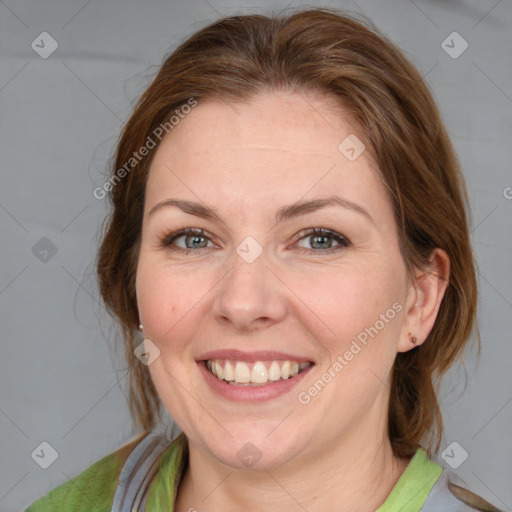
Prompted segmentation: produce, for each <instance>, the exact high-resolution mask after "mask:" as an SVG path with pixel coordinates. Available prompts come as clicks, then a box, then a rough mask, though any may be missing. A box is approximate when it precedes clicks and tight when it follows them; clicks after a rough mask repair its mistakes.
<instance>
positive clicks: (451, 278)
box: [27, 9, 497, 512]
mask: <svg viewBox="0 0 512 512" xmlns="http://www.w3.org/2000/svg"><path fill="white" fill-rule="evenodd" d="M107 193H108V195H109V198H110V199H111V202H112V211H111V216H110V218H109V219H108V223H107V225H106V227H105V232H104V238H103V241H102V245H101V247H100V251H99V257H98V265H97V268H98V276H99V285H100V290H101V293H102V296H103V299H104V301H105V304H106V305H107V307H108V308H109V310H110V312H111V313H112V314H113V315H114V317H115V318H116V319H117V320H118V321H119V322H120V325H121V327H122V328H123V332H124V339H125V346H126V355H127V359H128V363H129V368H130V383H131V386H130V406H131V411H132V413H133V417H134V420H135V421H136V423H137V425H139V426H140V427H141V429H142V431H143V434H141V436H139V437H138V438H137V439H135V440H134V441H133V442H132V443H130V444H127V445H125V446H124V447H123V448H121V449H120V450H118V451H117V452H115V453H113V454H110V455H109V456H107V457H105V458H104V459H102V460H100V461H98V462H97V463H96V464H95V465H93V466H91V467H90V468H88V469H87V470H86V471H84V472H83V473H81V474H80V475H78V476H77V477H76V478H75V479H73V480H71V481H69V482H67V483H65V484H63V485H61V486H60V487H58V488H57V489H55V490H53V491H52V492H50V493H49V494H48V495H47V496H46V497H44V498H42V499H41V500H39V501H38V502H36V503H35V504H33V505H32V506H31V507H29V509H27V510H28V511H29V512H39V511H45V510H98V511H99V510H102V511H103V510H105V511H107V510H144V509H145V510H151V511H153V510H158V511H159V510H167V511H168V510H174V511H175V512H185V511H189V512H190V511H194V510H198V511H201V512H203V511H220V510H222V511H235V510H237V511H238V510H265V511H274V510H276V511H277V510H283V509H290V510H293V509H296V510H307V511H309V512H314V511H325V510H347V511H349V510H350V511H352V510H358V511H375V510H377V511H379V512H384V511H397V510H403V511H408V512H409V511H410V512H417V511H420V510H422V511H423V512H428V511H429V510H436V511H439V510H452V511H457V510H460V511H466V510H497V509H496V508H495V507H493V506H492V505H490V504H489V503H487V502H485V501H484V500H483V499H482V498H480V497H478V496H476V495H474V494H473V493H471V492H469V491H467V490H465V489H464V488H463V487H462V486H460V485H455V484H454V483H455V482H456V481H457V480H456V477H455V475H453V474H451V473H448V472H446V471H443V468H442V467H441V466H440V465H438V464H436V463H434V462H432V461H431V460H430V457H431V456H432V454H433V453H437V452H438V450H439V446H440V442H441V435H442V418H441V414H440V410H439V406H438V402H437V398H436V388H435V385H434V384H435V383H436V382H437V379H438V378H439V377H440V376H441V375H442V374H443V373H445V372H446V370H447V369H448V368H449V367H450V365H451V364H452V363H453V362H454V361H455V360H456V358H457V357H460V356H461V354H462V352H463V349H464V347H465V346H466V343H467V342H468V340H469V337H470V332H471V329H472V327H473V325H474V323H475V322H476V301H477V286H476V278H475V268H474V260H473V255H472V250H471V246H470V237H469V228H468V215H469V213H468V206H467V194H466V189H465V184H464V180H463V176H462V173H461V171H460V168H459V164H458V161H457V158H456V155H455V153H454V150H453V148H452V145H451V143H450V140H449V138H448V136H447V134H446V130H445V128H444V126H443V123H442V121H441V118H440V115H439V113H438V110H437V108H436V106H435V104H434V102H433V99H432V97H431V95H430V93H429V91H428V89H427V87H426V85H425V83H424V82H423V80H422V78H421V76H420V74H419V73H418V71H417V70H416V69H415V68H414V67H413V66H412V64H411V63H410V62H409V61H408V60H406V59H405V57H404V56H403V55H402V54H401V52H400V51H399V50H398V49H397V48H396V47H395V46H394V45H393V44H391V43H390V42H389V41H388V40H387V39H386V38H384V37H383V36H382V35H380V34H378V32H377V31H376V30H375V29H374V28H373V27H371V28H370V27H368V26H366V25H365V24H362V23H361V22H358V21H356V20H354V19H352V18H350V17H347V16H345V15H343V14H341V13H339V12H337V11H333V10H328V9H318V10H309V11H302V12H297V13H295V14H292V15H290V16H286V17H284V16H283V17H273V18H267V17H263V16H257V15H254V16H233V17H229V18H225V19H222V20H219V21H218V22H216V23H214V24H212V25H211V26H209V27H206V28H204V29H202V30H200V31H199V32H198V33H196V34H195V35H193V36H192V37H191V38H189V39H188V40H187V41H185V42H184V43H183V44H182V45H181V46H180V47H179V48H178V49H177V50H176V51H175V52H174V53H173V54H172V55H171V56H170V57H169V58H168V59H167V60H166V61H165V62H164V64H163V66H162V68H161V70H160V72H159V73H158V75H157V77H156V78H155V79H154V81H153V83H152V84H151V85H150V87H149V88H148V89H147V91H146V92H145V93H144V94H143V95H142V97H141V98H140V100H139V102H138V104H137V105H136V107H135V111H134V113H133V115H132V116H131V118H130V119H129V121H128V123H127V124H126V126H125V128H124V131H123V133H122V136H121V139H120V142H119V145H118V148H117V154H116V160H115V164H114V166H113V169H112V175H111V178H110V179H109V181H108V182H107V183H105V185H104V187H100V188H98V189H97V191H95V194H97V195H101V194H104V195H105V194H107ZM475 327H476V326H475ZM138 329H140V330H141V331H142V333H140V334H139V333H138ZM476 332H477V334H478V330H477V329H476ZM142 340H144V341H142ZM477 340H478V342H479V338H478V336H477ZM161 405H163V406H164V407H165V409H166V410H167V411H168V412H169V414H170V416H171V417H172V418H173V419H174V420H175V421H176V423H177V425H179V427H180V429H181V430H182V433H181V434H180V435H179V436H178V437H177V438H176V439H175V440H174V441H173V442H172V443H171V444H169V440H168V439H166V438H165V436H162V435H158V434H157V433H156V432H157V431H156V430H154V427H155V426H156V425H157V424H158V423H159V421H160V415H161V412H162V411H161ZM425 438H427V446H426V448H423V447H422V445H421V444H420V443H421V442H422V441H423V440H424V439H425ZM458 482H459V484H460V481H458Z"/></svg>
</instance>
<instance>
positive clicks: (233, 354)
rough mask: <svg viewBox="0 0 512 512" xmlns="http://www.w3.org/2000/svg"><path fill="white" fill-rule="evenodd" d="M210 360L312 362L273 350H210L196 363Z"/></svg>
mask: <svg viewBox="0 0 512 512" xmlns="http://www.w3.org/2000/svg"><path fill="white" fill-rule="evenodd" d="M210 359H231V360H235V361H247V362H251V361H273V360H283V361H297V362H298V363H307V362H312V361H311V359H309V358H308V357H301V356H297V355H294V354H286V353H284V352H276V351H275V350H258V351H256V352H243V351H241V350H236V349H223V350H212V351H210V352H206V353H204V354H201V355H200V356H199V357H198V358H197V361H208V360H210Z"/></svg>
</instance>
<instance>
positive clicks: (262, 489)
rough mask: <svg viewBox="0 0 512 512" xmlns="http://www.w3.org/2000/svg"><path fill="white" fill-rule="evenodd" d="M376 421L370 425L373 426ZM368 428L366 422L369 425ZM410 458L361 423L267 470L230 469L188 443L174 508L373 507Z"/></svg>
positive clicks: (316, 511)
mask: <svg viewBox="0 0 512 512" xmlns="http://www.w3.org/2000/svg"><path fill="white" fill-rule="evenodd" d="M374 426H375V425H374ZM368 427H369V426H368ZM409 462H410V459H399V458H396V457H395V456H394V455H393V453H392V449H391V444H390V442H389V440H388V438H387V436H386V435H385V434H383V435H381V436H380V437H379V436H377V435H376V431H375V430H373V431H372V429H371V428H367V429H365V430H363V431H361V425H359V426H358V429H354V432H352V433H351V434H348V435H347V436H345V437H344V441H343V443H337V444H336V445H335V446H328V447H326V448H325V450H323V451H321V452H317V453H316V454H315V458H314V460H310V461H304V460H302V461H301V463H300V464H299V463H297V461H296V460H293V461H291V462H289V463H287V464H285V465H284V466H281V467H279V468H275V469H272V470H261V471H248V470H234V469H232V468H229V467H228V466H226V465H223V464H221V463H219V461H218V460H217V459H214V458H213V457H212V458H207V459H205V456H204V452H203V451H202V450H201V449H199V448H198V447H197V446H195V445H194V444H193V443H192V444H190V443H189V464H188V466H187V469H186V470H185V473H184V475H183V478H182V480H181V483H180V487H179V492H178V498H177V502H176V508H175V510H176V512H187V511H190V510H194V509H197V510H201V512H208V511H217V510H222V511H224V512H235V511H237V512H238V511H239V510H246V511H259V510H266V511H271V512H273V511H276V512H277V511H281V510H283V509H287V508H291V509H292V510H294V509H296V510H300V509H302V510H307V511H308V512H320V511H325V510H339V511H340V512H343V511H347V512H348V511H353V510H358V511H360V512H373V511H375V510H376V509H377V508H378V507H379V506H380V505H382V504H383V503H384V501H385V500H386V498H387V497H388V495H389V493H390V492H391V490H392V489H393V487H394V485H395V484H396V482H397V481H398V479H399V478H400V476H401V475H402V473H403V471H404V470H405V468H406V467H407V464H408V463H409Z"/></svg>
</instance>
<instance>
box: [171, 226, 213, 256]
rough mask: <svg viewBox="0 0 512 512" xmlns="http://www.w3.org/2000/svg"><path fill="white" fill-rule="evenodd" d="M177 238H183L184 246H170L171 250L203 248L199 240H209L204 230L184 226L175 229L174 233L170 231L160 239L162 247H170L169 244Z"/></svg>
mask: <svg viewBox="0 0 512 512" xmlns="http://www.w3.org/2000/svg"><path fill="white" fill-rule="evenodd" d="M179 238H184V239H185V247H177V248H176V247H172V250H183V251H186V250H189V249H203V248H204V246H201V244H202V242H201V241H200V240H201V239H202V240H209V238H208V237H207V236H206V235H205V232H204V231H203V230H202V229H201V230H198V229H194V228H185V229H180V230H179V231H176V232H175V233H171V234H170V235H168V236H166V237H165V238H164V239H163V240H162V245H163V246H164V247H169V248H171V247H170V246H171V244H173V243H174V242H175V241H176V240H178V239H179ZM189 244H190V245H189Z"/></svg>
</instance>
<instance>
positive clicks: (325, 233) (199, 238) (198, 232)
mask: <svg viewBox="0 0 512 512" xmlns="http://www.w3.org/2000/svg"><path fill="white" fill-rule="evenodd" d="M180 238H183V239H184V241H185V247H179V246H176V245H175V242H176V241H177V240H179V239H180ZM294 238H299V240H304V239H309V243H310V244H311V245H312V246H313V249H305V250H303V251H299V252H301V253H308V254H311V253H317V254H318V253H320V254H322V253H324V254H325V253H331V252H334V251H339V250H342V249H345V248H347V247H349V246H350V241H349V240H348V239H347V238H346V237H345V236H343V235H341V234H340V233H336V232H335V231H330V230H328V229H323V228H314V229H309V230H304V231H301V232H300V233H298V234H297V235H295V237H294ZM332 240H334V241H335V242H336V243H337V245H335V246H334V247H333V246H332ZM209 241H210V237H209V236H207V234H206V233H205V232H204V231H203V230H202V229H194V228H185V229H180V230H179V231H176V232H174V233H171V234H170V235H167V236H165V237H164V238H163V239H162V241H161V246H162V247H165V248H168V249H170V250H172V251H184V252H185V253H188V252H190V250H192V251H193V250H195V249H207V248H208V247H207V245H208V242H209Z"/></svg>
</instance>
